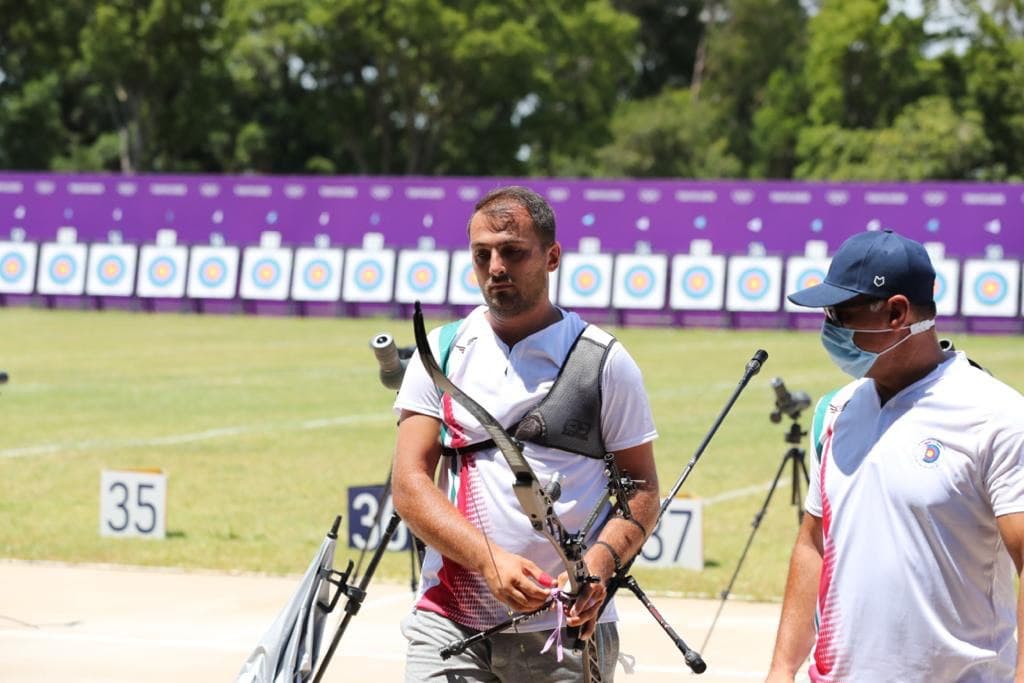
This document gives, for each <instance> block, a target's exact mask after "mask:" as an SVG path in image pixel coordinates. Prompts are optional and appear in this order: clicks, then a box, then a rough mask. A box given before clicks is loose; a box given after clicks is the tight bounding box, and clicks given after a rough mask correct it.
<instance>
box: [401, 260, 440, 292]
mask: <svg viewBox="0 0 1024 683" xmlns="http://www.w3.org/2000/svg"><path fill="white" fill-rule="evenodd" d="M405 281H406V283H408V285H409V287H410V288H411V289H412V290H413V291H414V292H426V291H429V290H430V288H431V287H433V286H434V283H435V282H437V268H435V267H434V264H433V263H430V262H429V261H417V262H416V263H414V264H413V265H412V267H411V268H409V272H408V274H407V275H406V278H405Z"/></svg>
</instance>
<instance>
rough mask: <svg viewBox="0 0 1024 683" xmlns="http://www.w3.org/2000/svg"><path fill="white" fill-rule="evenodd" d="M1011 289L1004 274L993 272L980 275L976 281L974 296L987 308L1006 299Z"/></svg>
mask: <svg viewBox="0 0 1024 683" xmlns="http://www.w3.org/2000/svg"><path fill="white" fill-rule="evenodd" d="M1009 289H1010V287H1009V285H1008V283H1007V282H1006V278H1005V277H1003V275H1002V273H997V272H995V271H993V270H989V271H986V272H984V273H982V274H981V275H979V276H978V277H977V279H976V280H975V281H974V296H976V297H978V301H980V302H981V303H983V304H985V305H986V306H995V305H996V304H998V303H1000V302H1001V301H1002V300H1003V299H1005V298H1006V294H1007V292H1008V291H1009Z"/></svg>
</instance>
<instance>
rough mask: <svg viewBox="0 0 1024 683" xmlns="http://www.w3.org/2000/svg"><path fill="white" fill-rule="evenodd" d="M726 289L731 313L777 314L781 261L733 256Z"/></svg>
mask: <svg viewBox="0 0 1024 683" xmlns="http://www.w3.org/2000/svg"><path fill="white" fill-rule="evenodd" d="M727 283H728V284H727V285H726V290H725V307H726V309H728V310H730V311H777V310H779V305H780V298H781V295H782V259H781V258H779V257H778V256H732V257H730V258H729V270H728V277H727Z"/></svg>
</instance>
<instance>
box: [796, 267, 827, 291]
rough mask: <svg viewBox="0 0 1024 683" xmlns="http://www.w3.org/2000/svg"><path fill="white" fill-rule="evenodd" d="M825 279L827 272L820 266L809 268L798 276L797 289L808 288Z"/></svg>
mask: <svg viewBox="0 0 1024 683" xmlns="http://www.w3.org/2000/svg"><path fill="white" fill-rule="evenodd" d="M824 281H825V272H824V271H823V270H821V269H819V268H808V269H807V270H805V271H803V272H802V273H800V274H799V275H798V276H797V278H796V288H797V289H807V288H808V287H814V286H815V285H820V284H821V283H822V282H824Z"/></svg>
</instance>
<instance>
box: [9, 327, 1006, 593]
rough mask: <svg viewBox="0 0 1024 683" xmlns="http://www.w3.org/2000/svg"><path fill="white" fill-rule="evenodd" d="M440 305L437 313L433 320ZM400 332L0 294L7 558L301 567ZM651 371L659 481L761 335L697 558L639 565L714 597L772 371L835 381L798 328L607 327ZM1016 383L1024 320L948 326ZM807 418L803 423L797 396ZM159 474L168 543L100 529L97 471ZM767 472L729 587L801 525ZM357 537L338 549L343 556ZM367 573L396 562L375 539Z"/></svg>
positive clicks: (767, 467) (381, 465) (379, 474)
mask: <svg viewBox="0 0 1024 683" xmlns="http://www.w3.org/2000/svg"><path fill="white" fill-rule="evenodd" d="M433 322H435V323H437V322H441V321H439V320H438V321H433ZM380 331H388V332H391V333H392V334H393V335H394V336H395V338H396V340H397V341H398V343H399V344H400V345H402V344H409V343H411V341H412V326H411V323H410V322H408V321H400V320H389V319H380V318H378V319H337V318H331V319H328V318H308V319H304V318H275V317H254V316H212V315H204V316H200V315H179V314H148V313H131V312H84V311H50V310H36V309H25V308H12V309H0V369H2V370H6V371H7V372H9V373H10V378H11V379H10V382H9V383H8V384H7V385H4V386H2V387H0V556H3V557H7V558H22V559H46V560H64V561H71V562H113V563H124V564H140V565H162V566H175V567H190V568H212V569H224V570H245V571H258V572H268V573H275V574H276V573H293V572H299V571H301V570H302V569H304V568H305V565H306V564H307V563H308V562H309V560H310V558H311V557H312V554H313V553H314V551H315V549H316V547H317V546H318V544H319V542H320V540H321V539H322V538H323V535H324V533H325V531H326V530H327V527H328V526H329V524H330V522H331V520H333V518H334V515H335V514H337V513H344V512H345V511H346V505H347V502H346V501H347V497H346V489H347V487H348V486H351V485H365V484H376V483H382V482H383V481H384V479H385V477H386V475H387V472H388V466H389V462H390V457H391V452H392V446H393V438H394V419H393V417H392V414H391V411H390V406H391V401H392V399H393V395H394V394H393V392H392V391H389V390H387V389H385V388H383V387H382V386H381V385H380V383H379V382H378V380H377V367H376V362H375V361H374V359H373V355H372V353H371V352H370V350H369V348H368V341H369V339H370V337H371V336H372V335H373V334H375V333H377V332H380ZM612 331H613V332H614V333H615V334H616V335H617V336H618V337H619V338H620V339H621V340H622V341H623V342H624V343H625V344H626V345H627V348H629V350H630V352H631V353H632V355H633V356H634V357H635V358H636V360H637V362H638V363H639V364H640V367H641V368H642V369H643V371H644V375H645V379H646V382H647V386H648V390H649V392H650V396H651V402H652V406H653V409H654V413H655V419H656V421H657V425H658V429H659V432H660V435H661V436H660V438H659V439H658V441H657V442H656V453H657V459H658V471H659V477H660V479H661V487H662V491H663V492H666V491H667V490H668V489H669V488H670V487H671V485H672V484H673V482H675V480H676V479H677V477H678V476H679V475H680V473H681V472H682V471H683V468H684V466H685V464H686V463H687V462H688V461H689V460H690V458H691V457H692V456H693V453H694V450H695V449H696V447H697V445H698V444H699V443H700V441H701V439H702V437H703V436H704V434H705V433H706V432H707V430H708V429H709V428H710V426H711V424H712V423H713V421H714V419H715V417H716V416H717V414H718V412H719V411H720V410H721V408H722V406H723V405H724V404H725V401H726V400H727V398H728V397H729V395H730V393H731V392H732V391H733V389H734V388H735V387H736V384H737V382H738V381H739V379H740V377H741V375H742V372H743V368H744V365H745V364H746V362H747V360H748V359H749V358H750V357H751V355H752V354H753V352H754V350H755V349H757V348H765V349H767V350H768V352H769V354H770V359H769V360H768V362H767V364H766V365H765V368H764V370H763V371H762V373H761V374H760V375H758V376H757V377H755V378H754V380H753V381H752V382H751V383H750V385H749V386H748V387H747V389H746V390H745V391H744V393H743V394H742V395H741V397H740V399H739V401H738V402H737V403H736V405H735V407H734V408H733V410H732V412H731V413H730V415H729V417H728V418H727V419H726V421H725V422H724V424H723V425H722V427H721V429H720V431H719V433H718V435H717V436H716V437H715V439H714V440H713V441H712V442H711V444H710V447H709V448H708V449H707V451H706V452H705V453H704V455H703V457H702V458H701V460H700V462H699V463H698V464H697V466H696V468H695V469H694V471H693V474H692V476H691V477H690V478H689V480H688V481H687V483H686V485H685V486H684V487H683V493H684V494H686V495H689V496H696V497H701V498H705V499H707V498H712V497H715V496H719V495H721V494H726V493H728V492H733V491H737V490H742V489H745V488H747V487H761V488H758V489H757V490H755V491H753V492H749V493H746V494H743V495H739V496H737V497H734V498H730V499H729V500H727V501H724V502H720V503H717V504H714V505H711V506H710V507H708V508H706V510H705V520H704V556H705V569H704V571H701V572H695V571H687V570H645V571H638V572H637V576H638V577H639V578H640V579H641V581H642V583H643V584H644V585H645V586H646V587H647V588H648V590H654V591H681V592H684V593H689V594H703V595H708V596H713V595H717V594H718V592H719V591H721V590H722V589H723V588H724V587H725V585H726V584H727V583H728V579H729V577H730V576H731V574H732V572H733V570H734V569H735V567H736V563H737V561H738V559H739V555H740V552H741V550H742V548H743V544H744V543H745V541H746V539H747V537H748V535H749V533H750V529H751V521H752V519H753V516H754V513H755V512H756V511H757V510H758V509H759V508H760V506H761V504H762V502H763V500H764V497H765V495H766V491H767V489H766V485H767V483H768V482H769V481H771V480H772V478H773V476H774V474H775V471H776V469H777V467H778V466H779V464H780V463H781V461H782V458H783V455H784V453H785V452H786V449H787V448H788V447H789V445H788V444H787V443H786V442H785V435H786V431H787V429H788V427H789V421H788V420H783V422H782V423H780V424H773V423H772V422H770V421H769V419H768V416H769V413H770V412H771V411H772V408H773V407H774V394H773V392H772V391H771V389H770V387H769V384H768V380H769V379H770V378H771V377H774V376H781V377H782V378H783V379H784V380H785V382H786V385H787V386H788V387H789V389H790V390H791V391H796V390H803V391H806V392H808V393H809V394H810V395H811V396H812V398H815V399H816V398H817V397H818V396H820V395H821V394H822V393H823V392H825V391H827V390H829V389H830V388H832V387H834V386H836V385H838V384H839V383H841V382H843V376H842V375H841V374H840V373H839V371H838V370H836V369H835V368H834V367H832V366H831V364H830V363H829V361H828V360H827V358H826V356H825V353H824V351H823V350H822V349H821V348H820V345H819V343H818V339H817V335H816V334H814V333H808V332H785V331H743V332H740V331H731V330H689V329H687V330H683V329H612ZM953 338H954V340H955V341H956V343H957V346H958V347H959V348H962V349H966V350H968V351H969V352H970V354H971V356H972V357H974V358H976V359H978V360H979V361H981V362H982V363H984V364H985V365H986V366H988V367H989V369H990V370H991V371H992V372H993V373H994V374H995V375H996V376H997V377H1000V378H1001V379H1003V380H1004V381H1005V382H1007V383H1008V384H1010V385H1012V386H1014V387H1016V388H1017V389H1021V388H1024V364H1022V363H1021V362H1020V359H1021V358H1022V357H1024V355H1022V353H1021V352H1022V351H1024V344H1022V340H1021V339H1020V338H1019V337H968V336H965V335H953ZM801 423H802V424H803V426H804V427H805V428H807V427H809V425H810V414H809V413H808V414H806V415H805V416H804V417H803V419H802V420H801ZM133 467H159V468H161V469H162V470H163V471H164V472H166V473H167V475H168V502H167V528H168V538H167V539H165V540H163V541H156V540H136V539H118V538H103V537H101V536H100V535H99V531H98V529H99V488H100V486H99V481H100V473H101V471H102V470H104V469H110V468H133ZM786 483H787V486H786V487H785V488H782V489H780V490H779V491H778V492H777V493H776V495H775V497H774V499H773V501H772V503H771V505H770V506H769V510H768V514H767V515H766V517H765V518H764V520H763V522H762V524H761V527H760V530H759V531H758V532H757V535H756V537H755V541H754V545H753V547H752V549H751V551H750V555H749V556H748V558H747V561H746V562H745V563H744V566H743V570H742V572H741V574H740V577H739V580H738V582H737V584H736V586H735V588H734V590H733V594H734V595H736V596H750V597H753V598H757V599H777V598H778V597H779V596H780V595H781V593H782V589H783V582H784V577H785V571H786V563H787V558H788V553H789V549H790V545H791V543H792V539H793V537H794V533H795V531H796V526H797V522H796V507H794V506H793V505H792V504H791V501H790V489H789V487H788V476H787V481H786ZM357 555H358V553H357V551H354V550H347V549H342V550H339V557H340V558H344V557H351V558H355V557H356V556H357ZM378 575H379V576H381V577H386V578H388V579H394V580H407V578H408V576H409V558H408V555H407V554H405V553H388V554H387V555H386V556H385V559H384V561H383V563H382V565H381V568H380V570H379V574H378Z"/></svg>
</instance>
